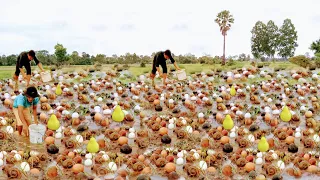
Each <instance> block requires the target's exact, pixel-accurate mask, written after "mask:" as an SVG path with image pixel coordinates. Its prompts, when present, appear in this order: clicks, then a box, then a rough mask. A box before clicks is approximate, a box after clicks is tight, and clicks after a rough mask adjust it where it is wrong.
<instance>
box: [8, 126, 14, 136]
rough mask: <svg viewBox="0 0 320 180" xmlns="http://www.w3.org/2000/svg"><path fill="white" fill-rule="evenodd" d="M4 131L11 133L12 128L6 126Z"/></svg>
mask: <svg viewBox="0 0 320 180" xmlns="http://www.w3.org/2000/svg"><path fill="white" fill-rule="evenodd" d="M6 131H7V133H8V134H12V133H13V128H12V127H11V126H7V127H6Z"/></svg>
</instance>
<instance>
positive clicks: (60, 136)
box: [54, 132, 62, 139]
mask: <svg viewBox="0 0 320 180" xmlns="http://www.w3.org/2000/svg"><path fill="white" fill-rule="evenodd" d="M54 137H55V138H57V139H61V138H62V133H60V132H59V133H56V134H55V135H54Z"/></svg>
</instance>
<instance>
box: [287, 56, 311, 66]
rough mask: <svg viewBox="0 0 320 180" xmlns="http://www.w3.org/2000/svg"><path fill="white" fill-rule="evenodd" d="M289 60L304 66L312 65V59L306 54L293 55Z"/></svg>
mask: <svg viewBox="0 0 320 180" xmlns="http://www.w3.org/2000/svg"><path fill="white" fill-rule="evenodd" d="M289 61H290V62H291V63H294V64H297V65H299V66H301V67H304V68H306V67H308V66H310V64H311V61H310V59H309V58H308V57H306V56H304V55H300V56H294V57H291V58H289Z"/></svg>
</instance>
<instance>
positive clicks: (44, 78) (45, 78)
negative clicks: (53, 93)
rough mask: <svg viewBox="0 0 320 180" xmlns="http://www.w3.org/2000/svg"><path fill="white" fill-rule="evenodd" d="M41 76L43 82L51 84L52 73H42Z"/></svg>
mask: <svg viewBox="0 0 320 180" xmlns="http://www.w3.org/2000/svg"><path fill="white" fill-rule="evenodd" d="M40 75H41V80H42V82H49V81H51V80H52V78H51V74H50V72H41V73H40Z"/></svg>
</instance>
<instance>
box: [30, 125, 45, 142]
mask: <svg viewBox="0 0 320 180" xmlns="http://www.w3.org/2000/svg"><path fill="white" fill-rule="evenodd" d="M46 129H47V128H46V126H44V125H42V124H38V125H37V124H31V125H30V126H29V137H30V143H32V144H41V143H43V139H44V134H45V133H46Z"/></svg>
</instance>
